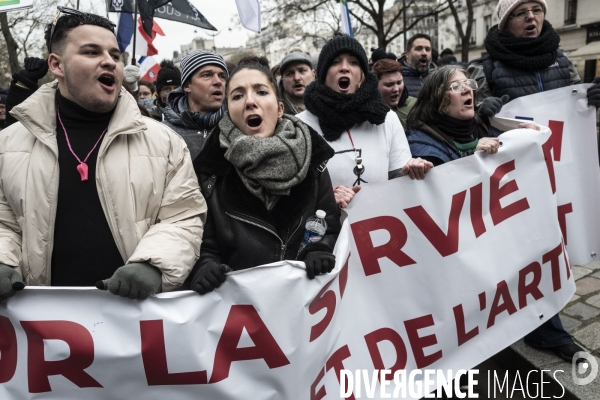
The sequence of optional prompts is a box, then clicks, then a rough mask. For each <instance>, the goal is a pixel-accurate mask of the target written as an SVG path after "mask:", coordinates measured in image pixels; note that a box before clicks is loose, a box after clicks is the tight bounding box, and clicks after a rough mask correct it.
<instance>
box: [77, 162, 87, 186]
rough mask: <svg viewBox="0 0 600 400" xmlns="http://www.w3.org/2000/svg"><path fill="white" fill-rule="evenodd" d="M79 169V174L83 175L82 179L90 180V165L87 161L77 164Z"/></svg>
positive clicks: (83, 180)
mask: <svg viewBox="0 0 600 400" xmlns="http://www.w3.org/2000/svg"><path fill="white" fill-rule="evenodd" d="M77 171H79V175H81V181H82V182H85V181H87V180H88V166H87V164H86V163H84V162H82V163H81V164H79V165H78V166H77Z"/></svg>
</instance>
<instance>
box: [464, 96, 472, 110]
mask: <svg viewBox="0 0 600 400" xmlns="http://www.w3.org/2000/svg"><path fill="white" fill-rule="evenodd" d="M463 106H465V107H467V108H472V107H473V98H472V97H470V98H468V99H467V100H465V102H464V103H463Z"/></svg>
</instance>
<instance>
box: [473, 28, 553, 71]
mask: <svg viewBox="0 0 600 400" xmlns="http://www.w3.org/2000/svg"><path fill="white" fill-rule="evenodd" d="M559 43H560V36H558V33H556V31H555V30H554V28H552V25H551V24H550V22H548V21H546V20H544V23H543V26H542V32H541V34H540V36H538V37H536V38H527V37H522V38H518V37H514V36H513V35H511V34H510V33H508V32H504V31H500V30H498V26H497V25H496V26H493V27H492V28H491V29H490V31H489V32H488V34H487V36H486V38H485V49H486V50H487V52H488V53H489V55H490V57H491V58H492V59H494V60H499V61H502V62H503V63H504V64H506V65H508V66H509V67H514V68H517V69H520V70H523V71H539V70H541V69H544V68H547V67H548V66H550V65H552V64H553V63H554V62H555V61H556V57H557V50H558V45H559Z"/></svg>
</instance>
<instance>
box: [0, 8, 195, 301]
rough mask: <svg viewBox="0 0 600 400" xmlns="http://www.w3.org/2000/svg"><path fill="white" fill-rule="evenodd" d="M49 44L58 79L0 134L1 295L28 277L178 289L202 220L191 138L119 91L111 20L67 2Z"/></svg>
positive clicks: (36, 282) (38, 281) (145, 291)
mask: <svg viewBox="0 0 600 400" xmlns="http://www.w3.org/2000/svg"><path fill="white" fill-rule="evenodd" d="M60 12H62V13H63V14H64V15H63V16H61V17H60V18H58V16H59V14H60ZM46 42H47V45H48V49H49V51H50V55H49V58H48V64H49V69H50V71H51V72H52V73H53V74H54V76H55V77H56V78H57V80H56V81H54V82H52V83H49V84H46V85H44V86H42V87H41V88H40V89H38V90H37V91H36V92H35V93H34V94H32V95H31V97H29V98H28V99H27V100H25V101H24V102H23V103H21V104H20V105H18V106H16V107H15V108H13V110H12V115H13V116H14V117H15V118H16V119H17V120H18V121H19V122H18V123H16V124H13V125H11V126H10V127H9V128H7V129H5V130H3V131H2V132H0V301H3V300H5V299H6V298H8V297H10V296H12V295H14V294H15V290H18V289H20V288H22V287H23V284H24V283H25V284H27V285H32V286H94V285H96V286H98V287H99V288H102V289H108V290H109V291H110V292H111V293H114V294H118V295H120V296H123V297H129V298H132V299H145V298H146V297H148V296H149V295H151V294H153V293H157V292H160V291H169V290H173V289H175V288H177V287H179V286H180V285H181V284H182V283H183V282H184V280H185V279H186V277H187V275H188V274H189V272H190V270H191V268H192V267H193V265H194V263H195V262H196V259H197V258H198V256H199V250H200V242H201V237H202V230H203V221H204V220H205V218H206V204H205V202H204V198H203V197H202V194H201V193H200V191H199V189H198V182H197V180H196V176H195V174H194V170H193V167H192V163H191V159H190V156H189V153H188V150H187V148H186V146H185V143H184V142H183V140H182V139H181V138H180V137H179V136H178V135H177V134H175V133H174V132H172V131H171V130H170V129H167V128H166V127H165V126H164V125H162V124H160V123H158V122H156V121H154V120H152V119H150V118H144V117H142V116H141V114H140V111H139V108H138V106H137V104H136V101H135V100H134V98H133V97H132V96H131V95H130V94H128V93H127V92H126V91H125V90H124V89H122V87H121V85H122V82H123V65H122V64H121V62H120V61H119V59H120V56H121V54H120V53H119V46H118V45H117V40H116V37H115V34H114V24H113V23H111V22H110V21H109V20H108V19H105V18H103V17H100V16H97V15H93V14H86V13H82V12H79V11H77V10H72V9H67V8H62V7H60V8H59V12H57V18H55V20H54V22H53V24H51V25H49V26H48V28H47V30H46Z"/></svg>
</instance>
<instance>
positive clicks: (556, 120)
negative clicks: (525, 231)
mask: <svg viewBox="0 0 600 400" xmlns="http://www.w3.org/2000/svg"><path fill="white" fill-rule="evenodd" d="M589 86H590V85H589V84H586V85H575V86H567V87H564V88H560V89H556V90H550V91H548V92H542V93H537V94H532V95H530V96H524V97H520V98H518V99H515V100H513V101H511V102H510V103H508V104H506V105H504V107H503V108H502V111H501V112H500V113H499V114H498V115H497V116H498V117H504V118H516V119H521V120H533V121H534V122H535V123H537V124H540V125H544V126H548V127H550V130H551V131H552V143H553V150H554V151H553V153H554V163H555V171H556V185H557V192H558V210H557V212H558V218H559V221H560V224H561V227H562V229H563V236H564V239H565V244H566V245H567V250H568V252H569V257H570V261H571V262H572V263H573V264H575V265H582V264H586V263H588V262H590V261H594V260H596V261H597V260H599V259H600V212H598V205H599V204H600V172H599V170H598V165H599V164H598V142H597V137H596V108H595V107H588V104H587V97H586V91H587V88H588V87H589ZM575 235H576V236H575Z"/></svg>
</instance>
